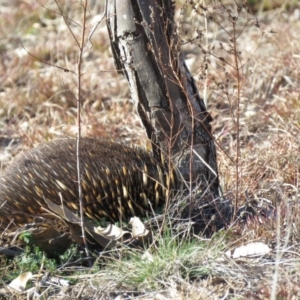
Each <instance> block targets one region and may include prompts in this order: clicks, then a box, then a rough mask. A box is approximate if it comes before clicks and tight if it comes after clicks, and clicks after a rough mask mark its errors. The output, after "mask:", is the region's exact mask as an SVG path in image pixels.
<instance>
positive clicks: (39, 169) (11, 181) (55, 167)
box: [0, 138, 172, 224]
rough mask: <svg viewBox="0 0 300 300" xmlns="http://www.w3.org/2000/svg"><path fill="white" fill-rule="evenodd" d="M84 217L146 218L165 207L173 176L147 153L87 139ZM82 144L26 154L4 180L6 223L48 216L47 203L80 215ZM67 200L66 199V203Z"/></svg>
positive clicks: (1, 214)
mask: <svg viewBox="0 0 300 300" xmlns="http://www.w3.org/2000/svg"><path fill="white" fill-rule="evenodd" d="M80 162H81V182H82V191H83V202H84V208H83V210H84V214H85V215H86V217H87V218H89V219H91V220H101V219H102V218H106V219H107V220H108V221H118V220H120V219H123V220H125V219H128V218H130V217H131V216H143V215H145V212H146V211H149V210H150V206H153V208H155V207H157V206H159V205H161V204H163V202H164V200H165V198H166V196H167V193H168V189H169V188H170V187H171V186H170V185H171V183H170V181H172V180H171V179H172V176H170V177H169V175H168V173H167V172H165V171H164V167H163V166H162V165H161V163H160V162H158V161H157V160H155V159H154V158H153V156H152V155H151V154H150V153H148V152H147V151H145V150H142V149H139V148H132V147H129V146H126V145H125V144H122V143H116V142H113V141H110V140H104V139H91V138H83V139H82V140H81V146H80ZM77 182H78V180H77V167H76V140H75V139H60V140H55V141H52V142H49V143H46V144H42V145H40V146H39V147H37V148H35V149H33V150H31V151H29V152H27V153H25V154H24V155H22V156H21V157H20V158H19V159H17V161H16V162H14V163H13V164H12V165H11V166H10V167H8V169H7V170H6V172H5V173H4V175H3V176H2V178H1V179H0V221H1V222H2V223H3V224H6V223H8V221H11V220H14V221H15V223H17V224H25V223H28V222H32V221H33V220H34V219H35V217H37V216H42V215H43V214H44V213H45V211H44V210H42V207H43V206H45V207H46V208H47V206H46V204H45V201H44V199H49V200H51V201H52V202H54V203H56V204H61V202H63V204H64V205H65V206H67V207H68V208H69V209H71V210H72V211H74V212H78V211H79V201H78V183H77ZM60 194H61V197H60Z"/></svg>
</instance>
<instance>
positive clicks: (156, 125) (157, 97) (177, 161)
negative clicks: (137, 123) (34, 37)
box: [107, 0, 219, 197]
mask: <svg viewBox="0 0 300 300" xmlns="http://www.w3.org/2000/svg"><path fill="white" fill-rule="evenodd" d="M107 27H108V31H109V35H110V40H111V46H112V52H113V56H114V59H115V64H116V66H117V69H118V72H120V73H122V74H124V75H125V76H126V77H127V80H128V82H129V86H130V90H131V94H132V98H133V101H134V103H135V105H136V108H137V111H138V113H139V115H140V117H141V120H142V122H143V124H144V126H145V128H146V132H147V135H148V137H149V139H151V141H152V145H153V151H154V154H155V155H160V154H161V153H160V152H163V153H165V154H167V157H170V158H171V160H172V162H173V163H174V165H175V166H176V167H177V170H178V171H179V172H180V174H181V176H182V178H183V179H184V181H185V183H186V185H187V186H188V188H194V187H199V188H200V189H201V190H202V191H205V193H206V194H207V195H208V194H210V195H213V197H218V196H219V180H218V171H217V163H216V150H215V145H214V141H213V137H212V134H211V126H210V122H211V120H212V118H211V116H210V114H209V113H208V112H207V111H206V108H205V105H204V103H203V100H202V99H201V97H200V96H199V93H198V90H197V87H196V85H195V82H194V79H193V77H192V76H191V74H190V72H189V70H188V68H187V66H186V65H185V62H184V58H183V56H182V55H181V54H180V46H179V42H178V37H177V33H176V26H175V22H174V4H173V3H172V1H171V0H108V1H107ZM187 183H188V184H187Z"/></svg>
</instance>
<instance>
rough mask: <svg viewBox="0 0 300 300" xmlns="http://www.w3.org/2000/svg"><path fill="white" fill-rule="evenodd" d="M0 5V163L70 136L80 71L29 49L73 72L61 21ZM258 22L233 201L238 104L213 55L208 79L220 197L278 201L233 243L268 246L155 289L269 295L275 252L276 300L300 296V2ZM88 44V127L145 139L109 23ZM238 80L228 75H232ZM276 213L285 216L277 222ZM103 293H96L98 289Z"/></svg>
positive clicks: (94, 10)
mask: <svg viewBox="0 0 300 300" xmlns="http://www.w3.org/2000/svg"><path fill="white" fill-rule="evenodd" d="M42 3H43V4H44V5H45V6H46V7H48V8H49V9H51V10H55V9H56V8H55V5H54V4H53V1H46V0H45V1H43V2H42ZM102 8H103V7H102V5H100V4H97V5H94V6H91V7H90V22H91V24H94V22H95V21H96V20H97V16H99V15H101V13H102ZM64 9H65V10H66V11H69V12H70V14H71V17H72V19H74V20H77V21H79V20H80V16H79V13H78V7H77V6H76V4H75V3H73V2H72V4H67V3H66V4H65V6H64ZM1 10H2V11H1V18H0V146H1V153H0V160H1V165H2V167H5V166H6V165H7V164H8V163H10V162H11V161H12V158H13V156H15V155H16V154H17V153H19V152H20V151H22V150H23V149H27V148H31V147H34V146H36V145H37V144H39V143H41V142H44V141H47V140H51V139H54V138H57V137H61V136H75V135H76V131H77V125H76V110H75V107H76V101H75V96H74V95H75V93H76V88H77V87H76V77H75V76H74V75H72V74H71V73H70V72H64V71H62V70H59V69H56V68H55V67H53V66H49V65H47V64H44V63H41V62H40V61H37V60H36V59H35V58H34V57H32V56H30V55H28V53H27V52H29V53H31V54H33V55H34V56H36V57H39V58H40V59H41V60H44V61H47V62H50V63H51V64H52V65H58V66H60V67H62V68H65V69H70V70H73V71H74V70H75V68H76V58H77V52H78V51H77V48H76V46H75V43H74V40H73V39H72V38H71V36H70V33H69V32H68V30H67V28H66V26H65V24H64V23H63V20H62V19H61V18H60V17H58V16H57V15H56V14H54V13H53V12H51V11H49V10H48V11H47V10H45V9H44V8H42V7H41V6H40V4H39V3H37V2H36V1H34V0H32V1H30V0H27V1H25V0H14V1H4V2H3V5H2V7H1ZM95 16H96V17H95ZM258 18H259V20H260V28H257V27H255V26H249V27H246V28H245V30H244V33H243V35H242V36H241V37H240V38H239V41H238V43H239V47H240V49H241V51H242V56H243V61H244V62H247V64H246V65H245V67H244V68H243V70H242V93H241V113H240V124H241V126H240V136H241V157H240V162H239V163H240V170H241V172H240V181H239V184H240V186H239V195H238V199H235V189H236V181H235V175H236V174H235V172H236V167H235V160H236V145H237V139H236V125H235V122H234V118H233V117H232V116H233V111H234V102H233V101H232V102H230V101H228V99H229V98H228V97H226V96H224V93H223V91H222V90H220V89H219V88H218V86H217V85H216V82H217V83H220V82H221V81H222V80H223V79H224V78H226V74H225V73H224V72H223V71H220V70H221V65H220V64H218V63H215V64H214V63H212V66H214V69H213V68H212V69H211V73H210V75H209V80H208V107H209V111H210V112H211V114H212V116H213V117H214V122H213V128H214V135H215V138H216V142H217V143H218V145H219V146H218V162H219V174H220V180H221V184H222V188H223V191H224V193H225V195H226V197H227V198H231V199H232V200H233V201H238V206H239V207H240V206H242V205H244V204H245V203H249V202H253V201H255V203H256V206H257V207H260V208H261V210H262V211H263V210H264V208H265V207H270V206H271V207H274V209H275V210H274V214H268V212H266V214H265V216H264V215H262V216H261V217H257V218H252V219H248V220H247V221H245V222H241V223H240V224H238V225H236V226H235V227H232V228H231V229H229V230H228V233H227V235H226V242H227V243H228V249H230V248H231V249H233V248H234V247H237V246H239V245H241V244H243V243H247V242H251V241H261V242H264V243H266V244H268V245H269V246H270V247H271V248H272V249H273V253H272V254H271V255H270V257H267V258H261V259H257V260H252V259H246V258H245V259H242V260H239V261H235V262H234V261H227V262H226V263H224V262H222V263H221V262H220V263H219V264H221V267H222V268H223V269H224V274H223V275H221V273H218V276H213V275H212V276H207V277H205V278H200V279H199V280H198V281H197V280H196V281H195V282H192V283H191V282H181V283H178V282H175V281H174V280H173V279H170V280H169V282H168V283H166V285H165V286H166V288H165V290H164V291H163V292H161V293H160V292H159V294H162V295H164V296H165V297H166V298H167V299H170V298H173V299H216V297H217V295H219V297H224V295H228V299H270V297H271V293H272V280H273V278H274V277H273V272H274V269H275V262H274V261H275V259H276V251H280V254H281V256H280V265H279V267H278V269H277V271H278V274H279V277H278V283H277V299H299V297H300V296H299V295H300V291H299V282H300V279H299V276H298V270H299V263H300V261H299V251H300V247H299V242H300V236H299V235H300V232H299V228H300V220H299V215H300V214H299V204H300V203H299V197H300V193H299V171H300V156H299V153H300V138H299V137H300V121H299V120H300V101H299V99H300V71H299V70H300V52H299V49H300V40H299V32H300V7H299V5H298V6H296V7H295V8H294V9H293V10H290V11H286V10H282V8H281V7H280V8H279V9H277V10H273V11H269V12H266V13H261V14H260V15H259V16H258ZM196 25H197V26H198V25H199V24H196V23H195V22H194V21H191V20H187V21H186V24H185V26H186V29H187V32H189V30H190V31H193V30H194V28H195V26H196ZM73 26H74V29H75V27H76V26H75V25H73ZM199 26H200V25H199ZM212 30H214V29H212ZM75 31H76V29H75ZM271 32H273V33H271ZM262 33H263V34H262ZM218 38H219V39H220V40H222V41H224V43H226V42H225V41H226V36H223V35H222V33H218ZM92 41H93V46H92V47H90V45H89V46H88V47H87V48H86V49H85V53H84V72H85V74H86V75H85V76H84V77H83V83H82V89H83V93H84V95H85V101H84V103H83V110H82V129H83V130H82V132H83V135H86V136H94V137H99V136H104V137H105V136H106V137H112V138H116V139H122V140H126V141H132V142H133V143H134V144H140V145H145V143H146V135H145V133H144V130H143V128H142V126H141V123H140V120H139V118H138V117H137V115H136V114H135V112H134V108H133V105H132V104H131V102H130V92H129V89H128V86H127V82H126V79H125V78H123V77H122V76H118V75H117V73H116V71H115V68H114V64H113V60H112V56H111V53H110V50H109V47H110V46H109V41H108V38H107V34H106V30H105V27H103V26H100V27H99V28H98V30H97V31H96V33H95V34H94V36H93V40H92ZM22 44H23V45H24V47H25V49H26V51H27V52H26V51H25V50H24V48H23V47H22ZM186 49H187V50H186V54H187V57H188V58H189V59H191V61H190V66H191V67H192V68H191V69H192V71H193V74H194V75H195V79H196V80H197V82H198V84H199V90H200V92H201V91H202V90H203V85H204V83H205V81H204V80H200V79H199V74H201V70H202V69H201V67H202V56H201V55H202V54H201V51H199V49H198V50H197V49H196V48H195V47H193V45H189V46H187V47H186ZM188 63H189V62H188ZM228 71H229V72H230V70H228ZM216 74H218V75H216ZM234 78H235V75H234V74H233V77H232V78H231V80H233V81H231V82H234ZM231 92H232V95H233V96H232V98H230V99H234V98H233V97H234V92H235V91H234V90H233V89H231ZM278 211H279V214H278V215H279V216H280V224H279V225H278V224H277V225H276V212H278ZM278 237H279V240H280V241H281V243H280V244H278ZM277 259H278V257H277ZM215 268H217V267H215ZM110 284H111V283H110ZM82 285H86V287H85V289H84V290H85V291H86V296H84V295H85V292H83V293H82V299H91V298H89V297H91V293H92V292H93V293H94V294H92V295H96V292H95V291H94V290H93V291H88V289H89V287H90V285H89V284H88V283H85V282H81V283H79V284H78V285H77V287H75V288H74V289H73V291H72V293H69V295H70V297H71V298H72V295H76V294H77V293H78V290H77V289H79V290H80V288H81V287H82ZM108 286H109V284H108V285H107V286H106V287H107V288H108ZM112 289H115V291H116V290H117V289H118V287H116V286H115V285H114V284H112ZM112 289H109V288H108V290H109V291H108V292H107V291H106V290H104V292H103V293H104V294H105V295H107V297H111V298H113V297H116V296H117V295H119V293H118V292H115V293H113V292H111V290H112ZM104 294H101V292H100V291H99V290H98V296H99V297H100V296H103V295H104ZM138 294H139V295H141V294H142V291H141V292H139V293H138ZM109 295H111V296H109ZM148 295H149V297H148V296H147V293H146V292H145V296H143V297H142V296H140V297H139V299H155V298H154V297H155V295H153V294H148ZM147 297H148V298H147ZM151 297H152V298H151ZM71 298H70V299H71ZM65 299H67V298H65ZM157 299H158V298H157ZM161 299H163V298H161ZM224 299H225V298H224Z"/></svg>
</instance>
